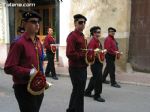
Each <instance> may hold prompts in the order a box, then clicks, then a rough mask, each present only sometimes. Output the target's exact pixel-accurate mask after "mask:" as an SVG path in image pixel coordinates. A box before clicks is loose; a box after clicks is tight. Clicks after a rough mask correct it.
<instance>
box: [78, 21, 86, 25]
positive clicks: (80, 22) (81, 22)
mask: <svg viewBox="0 0 150 112" xmlns="http://www.w3.org/2000/svg"><path fill="white" fill-rule="evenodd" d="M78 23H79V24H80V25H81V24H83V23H84V24H85V23H86V21H78Z"/></svg>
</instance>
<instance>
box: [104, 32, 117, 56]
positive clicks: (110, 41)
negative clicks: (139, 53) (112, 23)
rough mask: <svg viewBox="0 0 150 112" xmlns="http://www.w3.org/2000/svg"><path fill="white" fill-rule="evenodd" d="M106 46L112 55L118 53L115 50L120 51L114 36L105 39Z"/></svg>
mask: <svg viewBox="0 0 150 112" xmlns="http://www.w3.org/2000/svg"><path fill="white" fill-rule="evenodd" d="M104 48H105V49H107V52H108V53H109V54H112V55H116V52H115V51H118V47H117V43H116V40H115V38H114V37H113V36H111V35H109V36H108V37H106V39H105V41H104Z"/></svg>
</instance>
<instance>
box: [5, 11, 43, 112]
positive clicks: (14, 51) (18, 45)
mask: <svg viewBox="0 0 150 112" xmlns="http://www.w3.org/2000/svg"><path fill="white" fill-rule="evenodd" d="M22 18H23V20H24V28H25V32H24V33H23V34H22V35H21V37H20V38H19V39H17V40H16V41H15V43H13V46H12V48H10V50H9V53H8V57H7V60H6V62H5V66H4V71H5V73H7V74H11V75H12V77H13V82H14V84H13V88H14V93H15V97H16V99H17V101H18V104H19V108H20V112H39V110H40V106H41V104H42V100H43V97H44V93H41V94H40V95H33V94H31V93H29V91H28V90H27V85H28V82H29V80H30V77H31V76H33V75H34V74H35V73H36V72H37V71H40V73H43V65H42V61H43V49H42V45H41V43H40V40H39V38H38V37H37V36H36V33H37V32H38V31H39V22H40V21H41V17H40V16H39V14H38V13H36V12H34V11H25V12H23V14H22ZM43 76H44V73H43Z"/></svg>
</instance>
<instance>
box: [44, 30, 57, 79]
mask: <svg viewBox="0 0 150 112" xmlns="http://www.w3.org/2000/svg"><path fill="white" fill-rule="evenodd" d="M52 35H53V29H52V28H48V35H47V36H46V38H45V41H44V46H45V48H46V56H47V59H48V63H47V67H46V70H45V75H46V76H47V77H50V74H49V73H50V72H51V76H52V78H53V79H55V80H58V77H57V75H56V71H55V65H54V57H55V52H56V49H53V48H52V44H55V39H54V37H53V36H52Z"/></svg>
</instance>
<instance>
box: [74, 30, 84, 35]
mask: <svg viewBox="0 0 150 112" xmlns="http://www.w3.org/2000/svg"><path fill="white" fill-rule="evenodd" d="M75 32H76V33H77V34H79V35H81V36H84V34H83V33H82V32H81V31H79V30H77V29H75Z"/></svg>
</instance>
